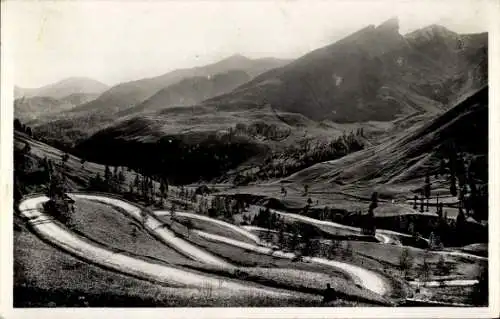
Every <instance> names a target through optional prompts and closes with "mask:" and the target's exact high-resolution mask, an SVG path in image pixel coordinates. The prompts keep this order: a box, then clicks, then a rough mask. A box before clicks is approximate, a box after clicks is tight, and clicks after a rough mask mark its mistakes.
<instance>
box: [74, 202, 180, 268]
mask: <svg viewBox="0 0 500 319" xmlns="http://www.w3.org/2000/svg"><path fill="white" fill-rule="evenodd" d="M75 205H77V208H76V211H77V213H76V214H75V215H74V218H73V219H72V222H73V224H74V228H72V230H73V231H77V232H78V233H80V234H82V235H83V236H85V237H87V238H89V239H91V240H94V241H97V242H99V243H102V244H104V245H106V246H108V247H109V248H113V249H118V250H120V251H125V252H128V253H131V254H133V255H136V256H137V255H138V256H144V257H149V258H152V259H157V260H160V261H163V262H166V263H169V264H177V263H182V262H188V261H190V259H189V258H187V257H186V256H184V255H182V254H181V253H179V252H177V251H175V250H173V249H172V248H170V247H168V246H166V245H164V244H163V243H162V242H160V241H158V240H157V239H156V238H154V237H153V236H151V235H150V234H149V233H148V232H147V231H146V230H145V229H144V227H143V226H142V225H141V223H138V222H136V221H135V220H134V219H132V218H130V217H128V215H127V214H126V213H124V212H122V211H120V209H119V208H117V207H112V206H109V205H105V204H102V203H98V202H95V201H90V200H85V199H76V203H75Z"/></svg>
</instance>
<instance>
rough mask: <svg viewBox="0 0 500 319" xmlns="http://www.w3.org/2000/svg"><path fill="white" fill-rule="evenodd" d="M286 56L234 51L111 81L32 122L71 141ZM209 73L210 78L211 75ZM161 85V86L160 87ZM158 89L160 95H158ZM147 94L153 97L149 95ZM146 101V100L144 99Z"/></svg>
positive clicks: (207, 93) (226, 87) (222, 89)
mask: <svg viewBox="0 0 500 319" xmlns="http://www.w3.org/2000/svg"><path fill="white" fill-rule="evenodd" d="M288 62H289V61H287V60H280V59H274V58H262V59H249V58H246V57H244V56H242V55H233V56H231V57H229V58H226V59H224V60H222V61H219V62H217V63H214V64H209V65H206V66H202V67H195V68H192V69H180V70H175V71H172V72H169V73H167V74H164V75H161V76H158V77H154V78H148V79H141V80H137V81H132V82H126V83H121V84H118V85H116V86H113V87H112V88H110V89H109V90H107V91H106V92H104V93H103V94H101V95H100V96H99V97H97V98H96V99H95V100H92V101H90V102H88V103H84V104H81V105H79V106H78V107H76V108H73V109H71V110H70V111H68V112H64V113H60V114H59V115H58V116H57V117H55V118H52V119H50V121H49V120H47V119H41V120H39V121H37V122H36V123H33V126H34V127H35V128H36V129H37V131H38V132H40V134H42V135H44V136H46V137H47V138H48V139H50V140H57V141H65V142H68V143H70V144H71V143H74V142H75V140H76V139H78V140H82V139H84V138H86V137H89V136H90V135H91V134H93V133H95V132H97V131H99V130H100V129H103V128H105V127H106V126H107V125H109V124H111V123H113V122H115V121H117V120H120V119H121V117H126V116H129V115H132V114H136V115H137V113H139V112H141V111H142V110H145V111H146V110H156V109H157V108H162V107H165V106H172V105H174V104H177V103H178V102H180V101H182V100H183V99H184V100H183V101H184V102H180V105H188V104H191V101H196V102H200V100H203V99H206V98H210V97H213V96H215V95H218V94H222V93H226V92H228V91H231V89H233V88H234V87H236V86H238V85H241V84H242V83H244V82H246V81H247V80H249V79H251V78H252V77H254V76H257V75H258V74H260V73H262V72H265V71H268V70H270V69H272V68H276V67H281V66H283V65H285V64H286V63H288ZM226 73H227V74H226ZM223 74H226V75H223ZM245 74H246V75H245ZM209 77H210V78H211V80H209V81H207V80H208V78H209ZM201 78H204V79H206V80H202V79H201ZM184 80H185V81H184ZM182 81H184V82H182ZM179 82H181V83H179ZM229 82H233V83H229ZM169 87H170V88H169ZM163 89H165V90H163ZM161 90H163V91H162V92H159V91H161ZM156 93H158V95H157V96H154V95H155V94H156ZM153 96H154V97H153ZM149 98H151V100H149V101H146V100H148V99H149ZM143 102H144V104H143V105H141V103H143ZM134 107H136V108H134ZM68 136H71V138H70V137H68ZM68 139H70V141H68Z"/></svg>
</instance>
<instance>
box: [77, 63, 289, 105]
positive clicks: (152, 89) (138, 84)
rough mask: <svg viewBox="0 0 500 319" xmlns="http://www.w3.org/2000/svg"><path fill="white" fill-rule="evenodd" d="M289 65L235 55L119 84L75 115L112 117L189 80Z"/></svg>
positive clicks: (257, 72)
mask: <svg viewBox="0 0 500 319" xmlns="http://www.w3.org/2000/svg"><path fill="white" fill-rule="evenodd" d="M286 63H288V61H287V60H279V59H271V58H264V59H255V60H252V59H249V58H246V57H244V56H242V55H234V56H231V57H229V58H226V59H224V60H222V61H219V62H217V63H214V64H209V65H206V66H201V67H195V68H191V69H179V70H175V71H172V72H169V73H166V74H164V75H161V76H157V77H153V78H148V79H141V80H137V81H132V82H126V83H121V84H118V85H116V86H114V87H112V88H111V89H109V90H108V91H106V92H105V93H104V94H102V95H101V96H100V97H99V98H98V99H96V100H94V101H92V102H90V103H87V104H85V105H82V106H80V107H78V108H77V109H75V110H73V112H74V113H87V112H98V113H102V114H113V113H116V112H120V111H124V110H126V109H127V108H130V107H133V106H135V105H137V104H139V103H142V102H143V101H145V100H146V99H148V98H150V97H152V96H153V95H154V94H156V93H157V92H158V91H159V90H161V89H164V88H166V87H168V86H171V85H173V84H175V83H177V82H180V81H182V80H184V79H187V78H191V77H208V76H214V75H216V74H221V73H225V72H228V71H231V70H240V71H243V72H245V73H247V74H248V75H249V76H250V77H254V76H257V75H258V74H261V73H263V72H266V71H268V70H270V69H273V68H276V67H281V66H283V65H285V64H286Z"/></svg>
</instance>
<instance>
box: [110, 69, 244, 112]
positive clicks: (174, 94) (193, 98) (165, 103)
mask: <svg viewBox="0 0 500 319" xmlns="http://www.w3.org/2000/svg"><path fill="white" fill-rule="evenodd" d="M250 79H251V77H250V76H249V75H248V74H247V73H246V72H244V71H241V70H231V71H228V72H226V73H217V74H215V75H213V76H206V77H202V76H196V77H190V78H186V79H184V80H182V81H180V82H178V83H175V84H172V85H170V86H168V87H166V88H164V89H161V90H160V91H158V92H157V93H156V94H155V95H153V96H152V97H150V98H149V99H147V100H146V101H144V102H142V103H140V104H138V105H136V106H134V107H132V108H130V109H127V110H125V111H123V112H119V113H118V116H124V115H131V114H141V113H143V112H151V111H156V110H161V109H163V108H166V107H170V106H190V105H196V104H198V103H200V102H201V101H203V100H206V99H208V98H210V97H213V96H217V95H220V94H223V93H228V92H230V91H232V90H233V89H235V88H236V87H237V86H239V85H241V84H243V83H245V82H247V81H249V80H250Z"/></svg>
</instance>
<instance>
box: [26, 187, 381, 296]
mask: <svg viewBox="0 0 500 319" xmlns="http://www.w3.org/2000/svg"><path fill="white" fill-rule="evenodd" d="M69 196H70V197H72V198H76V199H78V198H79V199H87V200H92V201H97V202H101V203H106V204H108V205H111V206H116V207H119V208H122V209H123V210H124V211H125V212H126V213H127V214H129V216H130V217H132V218H134V219H136V220H138V221H141V222H142V223H143V224H144V225H145V227H146V229H147V230H148V231H150V232H151V233H153V234H154V235H155V236H156V237H157V238H159V239H160V240H162V241H163V242H164V243H165V244H167V245H169V246H170V247H172V248H174V249H176V250H178V251H179V252H181V253H183V254H185V255H186V256H189V257H190V258H192V259H193V260H197V261H201V262H204V263H208V264H211V265H214V266H218V267H221V268H226V269H227V268H233V267H234V266H233V265H231V264H229V263H228V262H226V261H224V260H222V259H220V258H218V257H216V256H214V255H212V254H210V253H209V252H207V251H205V250H202V249H200V248H198V247H196V246H194V245H192V244H190V243H189V242H187V241H185V240H184V239H182V238H179V237H176V236H175V234H174V233H173V232H172V231H170V230H169V229H166V228H165V227H163V223H161V222H160V221H159V220H158V219H157V218H156V217H155V216H151V215H147V214H142V212H141V209H140V208H139V207H137V206H134V205H132V204H130V203H128V202H126V201H123V200H120V199H117V198H113V197H107V196H103V195H93V194H76V193H75V194H69ZM47 200H48V198H47V197H46V196H36V197H32V198H27V199H25V200H23V201H22V202H21V203H20V205H19V210H20V214H21V215H22V216H23V217H24V218H25V219H27V220H28V223H29V224H30V225H31V226H32V228H33V230H34V231H35V232H36V233H38V234H39V235H40V236H41V237H43V238H45V239H46V240H48V241H49V242H51V243H52V244H54V245H55V246H57V247H59V248H60V249H62V250H65V251H67V252H69V253H71V254H74V255H76V256H78V257H80V258H82V259H84V260H87V261H89V262H91V263H94V264H98V265H101V266H104V267H107V268H111V269H114V270H116V271H119V272H122V273H126V274H129V275H133V276H137V277H140V278H144V279H147V280H153V281H157V282H161V283H165V284H169V285H173V286H182V287H186V286H191V287H206V286H207V284H208V285H211V286H212V287H219V288H222V289H224V288H225V289H231V290H241V291H244V290H246V291H249V290H251V291H258V292H259V293H263V294H270V295H274V296H276V295H288V294H287V293H285V292H281V291H276V290H273V289H263V288H258V287H255V286H251V285H245V284H244V283H239V282H237V281H232V280H227V279H220V278H215V277H213V276H209V275H202V274H199V273H195V272H190V271H186V270H183V269H179V268H176V267H172V266H167V265H162V264H157V263H152V262H149V261H145V260H143V259H140V258H135V257H131V256H127V255H125V254H122V253H117V252H114V251H112V250H110V249H108V248H106V247H104V246H101V245H98V244H96V243H93V242H89V241H88V240H87V239H85V238H84V237H82V236H79V235H76V234H74V233H73V232H71V231H70V230H68V229H67V228H66V227H64V226H62V225H61V224H60V223H59V222H57V221H55V220H53V219H52V218H51V217H50V216H48V215H46V214H44V213H42V212H41V206H42V204H43V203H44V202H46V201H47ZM162 213H163V214H165V212H162ZM203 218H205V217H203ZM206 218H208V217H206ZM211 221H214V220H211ZM220 223H221V225H222V223H224V222H220ZM224 224H226V223H224ZM229 225H230V224H229ZM226 226H227V225H226ZM228 227H229V226H228ZM235 227H237V226H235V225H232V226H231V229H233V228H235ZM240 230H241V229H240ZM196 232H197V234H198V235H200V236H202V237H204V238H206V239H207V240H215V241H220V242H224V243H227V244H230V245H234V246H236V247H241V248H244V249H248V250H251V251H255V252H259V253H262V254H273V255H274V256H277V257H282V258H289V259H290V258H293V257H295V256H294V254H291V253H285V252H281V251H273V250H272V249H270V248H267V247H262V246H257V245H253V244H249V243H246V242H242V241H237V240H233V239H230V238H227V237H223V236H219V235H214V234H209V233H206V232H202V231H196ZM238 232H239V233H241V234H243V233H245V234H247V237H248V238H254V239H255V237H254V235H253V234H251V235H252V236H250V235H248V233H249V232H248V231H246V230H242V231H238ZM304 261H306V262H314V263H319V264H324V265H329V266H332V267H335V268H338V269H342V270H343V271H345V272H346V273H348V274H349V275H350V276H351V277H352V278H353V280H354V281H355V282H356V283H357V284H360V285H362V286H364V287H365V288H367V289H369V290H372V291H374V292H376V293H378V294H381V295H383V294H384V293H386V292H387V289H388V287H389V286H388V283H387V282H385V281H384V280H383V279H382V278H381V277H380V276H379V275H378V274H376V273H375V272H372V271H370V270H367V269H364V268H361V267H358V266H354V265H351V264H347V263H343V262H337V261H332V260H326V259H322V258H315V257H312V258H311V257H306V258H304Z"/></svg>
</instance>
